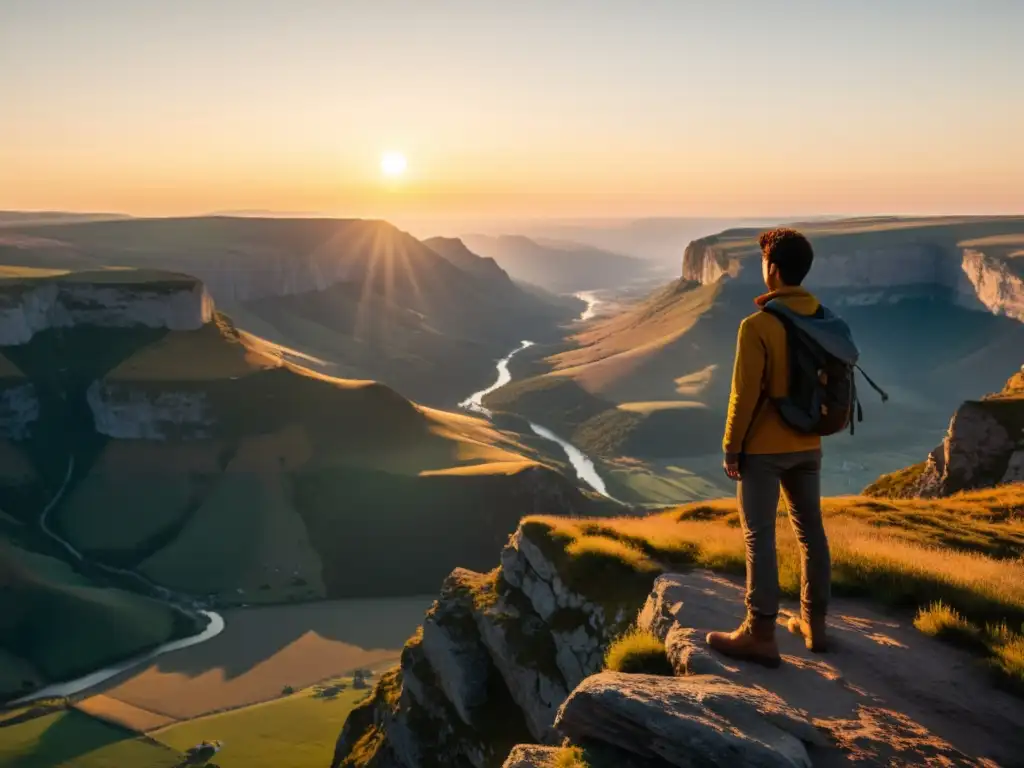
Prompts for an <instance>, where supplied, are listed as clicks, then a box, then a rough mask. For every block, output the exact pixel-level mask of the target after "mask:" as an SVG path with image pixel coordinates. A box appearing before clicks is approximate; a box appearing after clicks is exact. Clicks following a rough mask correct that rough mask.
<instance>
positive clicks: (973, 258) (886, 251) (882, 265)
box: [683, 225, 1024, 321]
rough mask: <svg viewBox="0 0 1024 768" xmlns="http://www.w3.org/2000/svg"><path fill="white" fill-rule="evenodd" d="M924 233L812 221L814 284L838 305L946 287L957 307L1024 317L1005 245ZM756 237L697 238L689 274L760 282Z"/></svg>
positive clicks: (746, 233)
mask: <svg viewBox="0 0 1024 768" xmlns="http://www.w3.org/2000/svg"><path fill="white" fill-rule="evenodd" d="M924 231H925V234H917V233H912V234H908V235H905V234H903V233H902V232H901V231H900V230H898V229H896V230H891V231H887V232H875V233H871V232H859V233H850V234H846V235H835V234H834V233H829V234H827V235H826V234H821V235H816V234H815V233H814V229H813V227H811V228H809V232H810V238H811V240H812V242H813V244H814V247H815V267H814V271H813V272H812V274H811V276H810V277H809V278H808V285H809V286H810V287H811V288H813V289H814V290H816V291H822V292H826V294H828V295H829V301H830V303H832V304H834V305H836V306H842V305H844V304H856V305H870V304H878V303H896V302H899V301H901V300H903V299H905V298H910V297H917V296H922V295H929V294H934V293H935V292H936V291H938V292H940V293H942V294H943V295H944V296H945V297H947V298H948V299H949V300H950V301H951V302H952V303H954V304H956V305H959V306H963V307H966V308H968V309H974V310H978V311H983V312H991V313H992V314H996V315H1006V316H1008V317H1012V318H1015V319H1017V320H1021V321H1024V275H1022V274H1021V273H1020V271H1019V270H1014V269H1013V268H1012V266H1011V264H1010V263H1009V262H1008V260H1007V259H1006V258H1003V257H1002V256H1001V255H1000V254H999V250H1000V249H999V248H995V249H993V250H992V251H991V252H988V251H986V250H985V249H984V246H977V245H972V244H971V241H969V240H968V241H965V242H964V243H963V244H961V243H959V242H958V241H957V238H956V237H955V236H954V235H953V234H951V233H949V232H945V231H944V230H943V228H942V227H941V226H938V225H936V226H935V227H933V229H932V230H929V229H927V228H925V230H924ZM754 236H755V232H754V231H753V230H728V231H726V232H723V233H721V234H719V235H713V236H711V237H706V238H701V239H699V240H695V241H693V242H691V243H690V244H689V245H688V246H687V247H686V250H685V252H684V254H683V278H684V279H686V280H694V281H697V282H700V283H702V284H708V283H713V282H716V281H717V280H719V279H721V278H722V277H723V276H726V275H727V276H729V277H730V278H732V279H734V280H737V281H739V282H741V283H749V284H750V285H751V286H756V285H760V282H761V265H760V259H759V258H758V250H757V245H756V242H754Z"/></svg>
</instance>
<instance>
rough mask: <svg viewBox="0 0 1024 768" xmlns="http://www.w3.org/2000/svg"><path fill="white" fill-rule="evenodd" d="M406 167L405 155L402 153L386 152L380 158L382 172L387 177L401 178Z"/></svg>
mask: <svg viewBox="0 0 1024 768" xmlns="http://www.w3.org/2000/svg"><path fill="white" fill-rule="evenodd" d="M405 165H406V163H405V155H403V154H402V153H401V152H385V153H384V154H383V155H382V156H381V158H380V170H381V172H382V173H383V174H384V175H385V176H401V175H402V174H403V173H405Z"/></svg>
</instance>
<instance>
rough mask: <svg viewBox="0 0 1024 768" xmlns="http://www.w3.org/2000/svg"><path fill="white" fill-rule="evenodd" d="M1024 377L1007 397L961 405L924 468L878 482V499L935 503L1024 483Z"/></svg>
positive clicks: (871, 490) (1014, 381)
mask: <svg viewBox="0 0 1024 768" xmlns="http://www.w3.org/2000/svg"><path fill="white" fill-rule="evenodd" d="M1022 380H1024V373H1019V374H1016V375H1015V376H1013V377H1012V378H1011V379H1010V380H1009V381H1008V382H1007V384H1006V387H1005V388H1004V389H1003V391H1002V392H1000V393H998V394H995V395H991V396H989V397H986V398H984V399H982V400H970V401H967V402H965V403H964V404H963V405H961V406H960V407H959V408H958V409H957V410H956V413H954V414H953V418H952V419H951V420H950V422H949V429H948V430H947V431H946V437H945V438H944V439H943V441H942V444H941V445H939V446H938V447H936V448H935V449H934V450H933V451H932V452H931V453H929V454H928V457H927V459H925V461H924V462H923V463H922V464H918V465H916V466H914V467H909V468H907V469H905V470H901V471H900V472H896V473H893V474H891V475H885V476H883V477H881V478H879V479H878V480H877V481H876V482H875V483H873V484H872V485H871V486H869V487H868V488H867V489H866V490H865V493H868V494H869V495H874V496H895V497H936V496H949V495H950V494H953V493H956V492H958V491H965V490H972V489H976V488H988V487H991V486H996V485H1001V484H1004V483H1017V482H1021V481H1024V390H1022V389H1021V388H1020V382H1021V381H1022Z"/></svg>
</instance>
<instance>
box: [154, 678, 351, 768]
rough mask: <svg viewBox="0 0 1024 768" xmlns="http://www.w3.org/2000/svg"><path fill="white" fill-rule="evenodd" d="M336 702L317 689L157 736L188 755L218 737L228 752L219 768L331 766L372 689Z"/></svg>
mask: <svg viewBox="0 0 1024 768" xmlns="http://www.w3.org/2000/svg"><path fill="white" fill-rule="evenodd" d="M344 683H345V686H346V687H345V689H344V690H343V691H341V693H339V694H338V695H337V696H336V697H334V698H317V697H316V696H315V695H314V691H315V688H307V689H305V690H302V691H299V692H298V693H294V694H292V695H290V696H285V697H283V698H280V699H276V700H274V701H269V702H266V703H264V704H254V705H253V706H251V707H245V708H244V709H237V710H234V711H231V712H224V713H222V714H217V715H210V716H208V717H202V718H199V719H197V720H190V721H188V722H184V723H181V724H179V725H172V726H170V727H169V728H166V729H164V730H161V731H157V732H156V733H154V734H153V738H155V739H156V740H157V741H160V742H161V743H163V744H166V745H167V746H168V747H171V748H172V749H175V750H179V751H184V750H186V749H188V748H189V747H192V746H194V745H196V744H198V743H199V742H201V741H204V740H213V739H217V740H220V741H221V742H223V744H224V748H223V749H222V750H221V751H220V753H219V754H218V755H217V757H216V758H215V762H216V763H217V765H219V766H221V768H263V767H264V766H265V767H266V768H280V767H281V766H288V767H289V768H324V766H328V765H330V764H331V756H332V755H333V754H334V745H335V742H336V741H337V740H338V733H339V732H340V731H341V725H342V723H344V722H345V718H346V717H348V713H349V712H350V711H351V710H352V708H353V707H354V706H355V705H356V704H357V703H358V702H359V701H360V700H361V699H363V698H364V697H365V696H366V695H367V693H368V691H366V690H356V689H354V688H352V687H351V679H350V678H348V679H345V680H344Z"/></svg>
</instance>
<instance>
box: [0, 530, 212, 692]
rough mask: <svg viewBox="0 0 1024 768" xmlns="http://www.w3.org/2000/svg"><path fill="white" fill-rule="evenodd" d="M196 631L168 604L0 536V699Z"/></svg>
mask: <svg viewBox="0 0 1024 768" xmlns="http://www.w3.org/2000/svg"><path fill="white" fill-rule="evenodd" d="M199 629H200V627H199V626H198V624H197V623H196V621H195V620H193V619H191V618H189V617H187V616H186V615H184V614H182V613H179V612H178V611H176V610H174V609H172V608H170V607H169V606H167V605H166V604H164V603H161V602H159V601H156V600H152V599H150V598H147V597H142V596H140V595H135V594H132V593H130V592H125V591H124V590H121V589H117V588H114V587H111V586H107V585H103V584H102V583H98V582H96V581H95V580H91V579H89V578H87V577H85V576H83V575H82V574H81V573H78V572H76V571H74V570H73V569H72V568H71V567H70V566H69V565H67V564H66V563H64V562H62V561H61V560H58V559H56V558H55V557H51V556H47V555H43V554H40V553H37V552H32V551H30V550H28V549H25V548H23V547H21V546H18V545H17V544H16V543H14V542H13V541H11V540H10V539H5V538H0V700H3V699H6V698H8V697H14V696H15V695H16V694H17V693H18V692H19V691H25V692H27V691H29V690H32V689H34V688H36V687H38V686H39V685H40V684H41V683H44V682H54V681H59V680H67V679H72V678H74V677H77V676H78V675H81V674H83V673H86V672H91V671H92V670H94V669H97V668H99V667H102V666H104V665H106V664H108V663H112V662H114V661H117V660H120V659H122V658H124V657H126V656H131V655H134V654H137V653H139V652H142V651H144V650H148V649H149V648H151V647H154V646H156V645H159V644H161V643H165V642H167V641H168V640H170V639H172V638H174V637H180V636H184V635H188V634H193V633H195V632H197V631H199Z"/></svg>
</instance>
